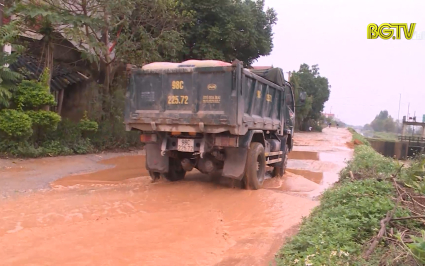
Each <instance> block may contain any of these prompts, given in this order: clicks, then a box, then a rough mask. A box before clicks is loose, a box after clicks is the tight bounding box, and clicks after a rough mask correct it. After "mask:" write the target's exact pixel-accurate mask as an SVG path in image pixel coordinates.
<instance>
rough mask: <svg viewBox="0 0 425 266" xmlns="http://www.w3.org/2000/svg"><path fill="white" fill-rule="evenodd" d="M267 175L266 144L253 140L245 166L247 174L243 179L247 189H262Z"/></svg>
mask: <svg viewBox="0 0 425 266" xmlns="http://www.w3.org/2000/svg"><path fill="white" fill-rule="evenodd" d="M265 175H266V155H265V154H264V146H263V145H262V144H261V143H258V142H253V143H251V146H250V148H249V150H248V156H247V160H246V166H245V176H244V179H243V183H244V187H245V188H246V189H252V190H257V189H260V188H261V187H262V185H263V182H264V177H265Z"/></svg>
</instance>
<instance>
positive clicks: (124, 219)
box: [0, 128, 352, 265]
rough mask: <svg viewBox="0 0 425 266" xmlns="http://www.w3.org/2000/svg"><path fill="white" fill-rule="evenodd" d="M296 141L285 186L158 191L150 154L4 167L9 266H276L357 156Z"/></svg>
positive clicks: (196, 179) (0, 183)
mask: <svg viewBox="0 0 425 266" xmlns="http://www.w3.org/2000/svg"><path fill="white" fill-rule="evenodd" d="M350 139H351V135H350V133H349V132H348V131H347V130H344V129H338V130H337V129H333V128H332V129H325V131H324V132H323V133H321V134H319V133H307V134H297V135H296V145H297V146H296V147H295V151H294V152H293V153H292V154H291V160H290V161H289V163H288V167H289V168H290V170H289V171H290V172H292V173H287V174H286V175H285V176H284V177H283V178H278V179H271V180H266V184H265V188H264V189H261V190H258V191H246V190H242V189H239V188H237V187H235V183H234V182H230V181H228V180H223V181H222V182H221V183H219V184H217V183H211V182H208V181H207V180H206V178H205V177H204V176H203V175H201V174H199V173H196V172H192V173H190V174H188V176H187V178H186V179H185V180H184V181H181V182H175V183H171V182H166V181H162V180H161V181H159V182H156V183H151V182H150V178H149V177H147V173H146V170H144V156H143V154H142V152H133V153H127V154H103V155H87V156H73V157H61V158H45V159H36V160H0V246H1V247H2V248H0V264H1V265H268V263H269V262H271V261H273V257H274V254H275V253H276V252H277V251H278V249H279V248H280V247H281V245H282V244H283V242H284V239H285V237H287V236H291V235H293V234H295V233H296V231H297V225H298V224H299V222H300V221H301V218H302V217H303V216H307V215H308V214H309V213H310V211H311V209H312V208H314V207H315V206H317V204H318V201H316V200H314V198H315V196H317V195H319V194H320V193H321V192H322V191H323V190H324V189H325V188H326V187H328V186H329V185H330V184H332V183H333V182H335V181H336V180H337V175H336V173H337V172H338V171H339V170H340V169H341V168H342V167H343V166H344V159H349V158H350V157H351V154H352V151H351V150H350V149H348V148H346V146H345V143H346V142H347V141H349V140H350Z"/></svg>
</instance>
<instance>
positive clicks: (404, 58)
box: [254, 0, 425, 125]
mask: <svg viewBox="0 0 425 266" xmlns="http://www.w3.org/2000/svg"><path fill="white" fill-rule="evenodd" d="M266 6H267V7H273V8H274V9H275V10H276V12H277V13H278V23H277V25H275V27H274V34H275V35H274V49H273V51H272V53H271V55H270V56H267V57H262V58H260V59H259V60H258V62H256V63H255V64H254V65H257V66H260V65H273V66H275V67H281V68H282V69H283V70H284V71H286V72H288V71H293V70H298V69H299V66H300V64H302V63H306V64H308V65H310V66H311V65H314V64H319V68H320V74H321V75H322V76H325V77H327V78H328V79H329V82H330V84H331V86H332V88H331V96H330V99H329V101H328V102H327V103H326V105H325V110H324V112H327V113H328V112H329V111H330V109H331V108H332V113H334V114H335V115H336V116H337V117H338V118H339V119H341V120H342V121H344V122H346V123H348V124H351V125H364V124H366V123H370V122H371V121H372V120H373V119H374V117H375V116H376V115H377V114H378V113H379V111H381V110H388V112H389V113H390V115H391V116H393V117H394V118H395V119H397V116H398V110H399V98H400V93H401V109H400V119H402V117H403V115H406V114H407V109H408V104H409V103H410V114H411V116H413V113H414V112H415V111H416V117H417V120H422V114H425V84H424V83H425V34H424V39H423V40H413V39H412V40H406V39H405V38H404V35H403V34H402V38H401V40H392V39H390V40H382V39H375V40H368V39H367V25H368V24H369V23H376V24H378V25H380V24H382V23H408V24H409V26H410V23H417V24H416V29H415V32H418V33H420V32H425V0H416V1H413V0H407V1H394V0H375V1H374V0H369V1H363V0H357V1H353V0H349V1H347V0H346V1H332V0H327V1H324V0H322V1H321V0H285V1H283V0H266ZM285 78H287V76H286V75H285Z"/></svg>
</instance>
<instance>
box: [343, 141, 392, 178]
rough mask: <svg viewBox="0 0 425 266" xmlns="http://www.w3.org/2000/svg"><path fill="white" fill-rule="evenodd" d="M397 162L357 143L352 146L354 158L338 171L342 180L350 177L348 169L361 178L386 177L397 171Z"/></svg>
mask: <svg viewBox="0 0 425 266" xmlns="http://www.w3.org/2000/svg"><path fill="white" fill-rule="evenodd" d="M398 168H399V166H398V164H397V163H396V162H395V161H394V160H393V159H391V158H387V157H385V156H383V155H381V154H379V153H377V152H376V151H375V150H374V149H373V148H372V147H370V146H366V145H359V146H356V147H355V148H354V158H353V159H352V160H350V161H348V164H347V167H345V168H344V169H343V170H342V171H341V172H340V177H341V179H342V180H344V179H348V178H350V171H351V172H353V174H355V175H356V178H357V179H361V178H381V179H386V178H388V177H390V175H391V174H394V173H396V172H397V169H398Z"/></svg>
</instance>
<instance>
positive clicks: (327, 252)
mask: <svg viewBox="0 0 425 266" xmlns="http://www.w3.org/2000/svg"><path fill="white" fill-rule="evenodd" d="M351 144H352V145H353V146H355V151H354V157H353V159H352V160H350V161H348V164H347V166H346V168H344V169H343V170H342V171H341V172H340V181H339V183H338V184H336V185H335V186H334V187H333V188H330V189H328V190H326V191H325V192H324V193H323V195H322V198H321V203H320V205H319V206H318V207H316V208H315V209H314V210H313V212H312V213H311V214H310V216H309V217H308V218H306V219H304V221H303V223H302V225H301V227H300V230H299V233H298V234H297V235H296V236H294V237H293V238H291V239H290V240H289V241H288V242H287V243H286V244H285V246H284V247H283V248H282V249H281V250H280V251H279V252H278V254H277V259H276V262H277V265H422V264H421V263H422V262H423V260H424V258H425V256H424V254H425V247H424V246H425V239H424V238H423V237H422V238H416V237H418V236H421V234H420V231H421V230H422V229H424V228H425V227H424V226H423V222H422V221H421V219H424V217H425V216H423V215H424V214H425V206H424V205H422V203H421V202H420V199H422V200H424V201H425V197H420V198H418V196H419V195H418V193H420V192H422V193H423V192H425V184H424V182H423V181H422V179H421V177H420V174H423V168H421V167H423V166H424V162H421V161H420V160H418V161H416V162H414V163H413V164H412V165H411V166H410V167H409V168H404V167H402V164H401V163H399V162H397V161H394V160H392V159H389V158H385V157H383V156H382V155H380V154H378V153H377V152H375V151H374V150H373V149H372V148H371V147H370V146H369V145H368V142H367V140H365V139H364V138H363V137H362V136H361V135H359V134H357V133H356V132H355V131H353V141H352V142H351ZM420 169H422V171H420ZM415 175H416V176H415ZM422 176H423V175H422ZM421 190H422V191H421ZM418 216H419V217H418ZM420 216H422V217H420ZM419 221H421V222H419Z"/></svg>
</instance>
